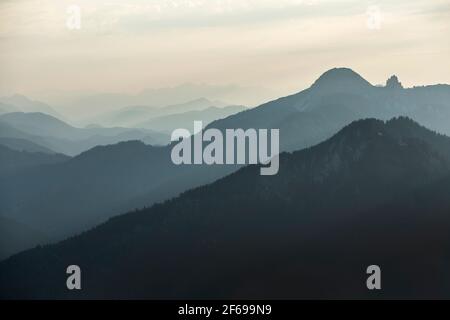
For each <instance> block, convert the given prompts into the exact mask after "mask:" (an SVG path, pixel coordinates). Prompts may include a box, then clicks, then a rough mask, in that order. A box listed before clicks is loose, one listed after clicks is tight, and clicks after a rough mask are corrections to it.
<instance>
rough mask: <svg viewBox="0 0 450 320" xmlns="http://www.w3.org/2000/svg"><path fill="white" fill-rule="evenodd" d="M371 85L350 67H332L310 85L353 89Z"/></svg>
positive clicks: (339, 89)
mask: <svg viewBox="0 0 450 320" xmlns="http://www.w3.org/2000/svg"><path fill="white" fill-rule="evenodd" d="M369 87H372V85H371V84H370V83H369V82H368V81H367V80H365V79H364V78H363V77H361V76H360V75H359V74H358V73H356V72H355V71H353V70H352V69H350V68H333V69H330V70H328V71H326V72H325V73H323V74H322V75H321V76H320V77H319V78H318V79H317V80H316V81H315V82H314V84H313V85H312V88H316V89H319V90H326V91H329V90H332V91H334V90H337V91H342V90H345V91H347V90H353V89H358V88H369Z"/></svg>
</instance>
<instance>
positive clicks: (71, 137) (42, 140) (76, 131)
mask: <svg viewBox="0 0 450 320" xmlns="http://www.w3.org/2000/svg"><path fill="white" fill-rule="evenodd" d="M0 137H3V138H15V139H25V140H28V141H30V142H33V143H36V144H38V145H41V146H43V147H46V148H49V149H51V150H53V151H55V152H59V153H64V154H67V155H71V156H73V155H77V154H79V153H81V152H83V151H86V150H88V149H90V148H93V147H95V146H97V145H107V144H113V143H117V142H121V141H128V140H141V141H144V142H146V143H149V144H154V145H161V144H167V143H168V141H169V137H168V136H167V135H165V134H162V133H159V132H156V131H153V130H148V129H129V128H121V127H115V128H103V127H90V128H77V127H73V126H71V125H69V124H67V123H65V122H63V121H61V120H59V119H57V118H55V117H52V116H50V115H47V114H44V113H40V112H33V113H24V112H14V113H7V114H3V115H0Z"/></svg>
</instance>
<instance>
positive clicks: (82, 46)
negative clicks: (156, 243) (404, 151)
mask: <svg viewBox="0 0 450 320" xmlns="http://www.w3.org/2000/svg"><path fill="white" fill-rule="evenodd" d="M71 5H75V7H70V6H71ZM68 8H71V9H72V11H71V9H68ZM74 8H75V11H73V9H74ZM76 8H80V10H81V20H80V27H81V28H80V29H73V28H72V27H73V26H76V23H75V24H74V21H75V22H76V21H77V20H76ZM68 10H69V11H68ZM74 19H75V20H74ZM68 22H69V26H68ZM449 35H450V1H449V0H399V1H392V0H390V1H364V0H172V1H162V0H154V1H152V0H148V1H144V0H122V1H118V0H71V1H65V0H53V1H51V0H42V1H37V0H36V1H32V0H30V1H27V0H7V1H0V68H1V73H0V94H2V95H4V94H11V93H16V92H17V93H23V94H26V95H30V96H32V97H35V98H39V97H46V96H49V95H53V94H59V93H62V92H129V93H133V92H138V91H139V90H142V89H144V88H152V87H164V86H174V85H177V84H181V83H186V82H194V83H209V84H237V85H245V86H263V87H267V88H272V89H275V90H277V91H278V92H280V93H289V92H294V91H298V90H300V89H303V88H305V87H306V86H309V85H310V84H311V83H312V81H314V80H315V79H316V78H317V77H318V76H319V75H320V74H321V73H322V72H324V71H325V70H327V69H329V68H332V67H335V66H347V67H351V68H353V69H354V70H355V71H357V72H359V73H360V74H361V75H362V76H363V77H365V78H366V79H367V80H369V81H370V82H372V83H374V84H377V83H384V82H385V80H386V78H387V77H388V76H389V75H390V74H392V73H395V74H397V75H398V76H399V78H400V80H401V81H402V82H403V83H404V84H405V85H406V86H411V85H415V84H417V85H419V84H428V83H450V59H449V57H450V37H449Z"/></svg>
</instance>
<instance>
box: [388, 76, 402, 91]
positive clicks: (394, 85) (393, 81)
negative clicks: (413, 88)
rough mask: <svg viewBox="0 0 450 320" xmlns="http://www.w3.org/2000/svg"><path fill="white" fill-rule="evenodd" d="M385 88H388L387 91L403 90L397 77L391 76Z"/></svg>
mask: <svg viewBox="0 0 450 320" xmlns="http://www.w3.org/2000/svg"><path fill="white" fill-rule="evenodd" d="M386 88H388V89H403V85H402V83H401V82H400V81H399V80H398V78H397V76H396V75H393V76H391V77H390V78H389V79H388V80H387V81H386Z"/></svg>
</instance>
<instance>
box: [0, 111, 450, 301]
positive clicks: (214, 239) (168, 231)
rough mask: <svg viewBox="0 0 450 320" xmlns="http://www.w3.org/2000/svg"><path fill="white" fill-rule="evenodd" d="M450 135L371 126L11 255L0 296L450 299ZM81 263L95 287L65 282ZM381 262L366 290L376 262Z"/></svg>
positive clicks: (1, 267) (354, 126)
mask: <svg viewBox="0 0 450 320" xmlns="http://www.w3.org/2000/svg"><path fill="white" fill-rule="evenodd" d="M449 188H450V138H448V137H446V136H444V135H440V134H437V133H435V132H432V131H430V130H428V129H426V128H424V127H422V126H420V125H418V124H417V123H415V122H414V121H412V120H410V119H408V118H396V119H393V120H390V121H387V122H384V121H381V120H375V119H367V120H359V121H356V122H353V123H351V124H350V125H348V126H346V127H344V128H343V129H342V130H340V131H339V132H338V133H337V134H336V135H334V136H333V137H331V138H330V139H328V140H326V141H325V142H323V143H320V144H318V145H316V146H314V147H310V148H306V149H304V150H301V151H296V152H293V153H282V154H281V155H280V171H279V173H278V175H275V176H261V175H259V166H256V165H252V166H248V167H245V168H241V169H239V170H238V171H237V172H235V173H233V174H231V175H228V176H226V177H224V178H222V179H219V180H217V181H216V182H214V183H212V184H209V185H205V186H201V187H199V188H195V189H193V190H190V191H188V192H185V193H183V194H181V195H180V196H179V197H176V198H174V199H172V200H168V201H165V202H163V203H160V204H156V205H154V206H152V207H151V208H148V209H143V210H138V211H134V212H129V213H127V214H124V215H121V216H118V217H115V218H112V219H110V220H109V221H108V222H106V223H104V224H102V225H100V226H98V227H96V228H94V229H92V230H90V231H88V232H85V233H83V234H81V235H79V236H76V237H73V238H71V239H68V240H65V241H63V242H60V243H58V244H53V245H47V246H44V247H38V248H35V249H33V250H29V251H25V252H23V253H21V254H18V255H15V256H13V257H12V258H9V259H8V260H5V261H3V262H1V263H0V295H1V298H77V299H79V298H96V299H97V298H113V299H123V298H127V299H129V298H154V299H186V298H190V299H196V298H244V299H248V298H253V299H255V298H265V299H267V298H284V299H295V298H432V297H434V298H436V297H439V298H448V296H449V291H448V284H449V282H448V281H447V280H448V276H447V270H448V267H449V266H450V259H449V256H448V253H447V252H448V246H449V241H448V228H449V227H450V216H449V213H450V198H448V196H447V190H449ZM71 264H77V265H79V266H80V267H81V269H82V274H83V290H80V291H69V290H67V289H66V288H65V279H66V274H65V269H66V267H67V266H68V265H71ZM371 264H377V265H380V266H381V268H382V270H383V281H384V282H383V283H385V284H386V285H384V286H383V290H382V291H381V292H372V291H369V290H367V288H366V286H365V279H366V277H367V275H366V273H365V271H366V267H367V266H369V265H371Z"/></svg>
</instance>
